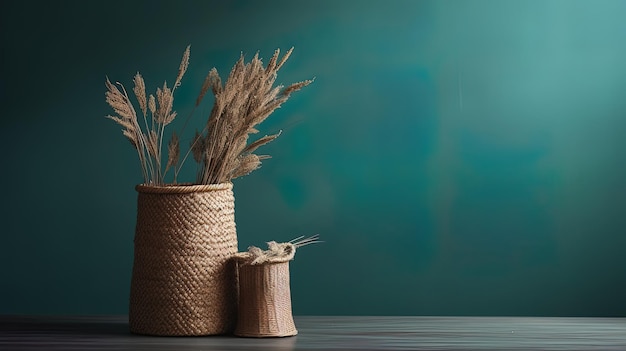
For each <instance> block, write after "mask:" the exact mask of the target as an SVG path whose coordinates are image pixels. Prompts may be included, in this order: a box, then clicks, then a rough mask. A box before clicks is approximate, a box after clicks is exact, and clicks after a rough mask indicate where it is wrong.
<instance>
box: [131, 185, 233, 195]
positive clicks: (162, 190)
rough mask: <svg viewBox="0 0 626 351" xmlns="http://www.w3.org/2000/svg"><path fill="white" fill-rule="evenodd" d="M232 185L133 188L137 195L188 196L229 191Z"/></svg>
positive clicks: (140, 186)
mask: <svg viewBox="0 0 626 351" xmlns="http://www.w3.org/2000/svg"><path fill="white" fill-rule="evenodd" d="M232 188H233V183H231V182H226V183H221V184H190V183H185V184H167V185H150V184H138V185H136V186H135V190H137V192H139V193H150V194H189V193H202V192H209V191H217V190H231V189H232Z"/></svg>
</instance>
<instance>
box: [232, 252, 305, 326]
mask: <svg viewBox="0 0 626 351" xmlns="http://www.w3.org/2000/svg"><path fill="white" fill-rule="evenodd" d="M237 261H238V268H239V313H238V316H239V317H238V320H237V328H236V329H235V335H237V336H244V337H257V338H259V337H284V336H293V335H296V334H298V331H297V330H296V326H295V324H294V322H293V315H292V311H291V291H290V287H289V261H285V262H271V263H263V264H249V263H247V262H245V261H243V260H237Z"/></svg>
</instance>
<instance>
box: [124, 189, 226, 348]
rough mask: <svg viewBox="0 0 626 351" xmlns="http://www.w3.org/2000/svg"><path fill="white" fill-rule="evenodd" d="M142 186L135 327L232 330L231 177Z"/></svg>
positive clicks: (160, 331)
mask: <svg viewBox="0 0 626 351" xmlns="http://www.w3.org/2000/svg"><path fill="white" fill-rule="evenodd" d="M136 190H137V192H138V193H139V195H138V202H137V227H136V232H135V241H134V242H135V252H134V264H133V273H132V281H131V291H130V306H129V307H130V308H129V324H130V330H131V332H133V333H137V334H147V335H162V336H169V335H172V336H173V335H179V336H185V335H189V336H191V335H216V334H225V333H229V332H232V331H233V329H234V326H235V322H236V317H237V278H236V273H237V272H236V266H235V262H234V261H233V260H232V259H231V257H232V256H233V254H235V253H236V252H237V233H236V230H235V214H234V196H233V192H232V183H225V184H218V185H179V186H160V187H159V186H148V185H138V186H137V187H136Z"/></svg>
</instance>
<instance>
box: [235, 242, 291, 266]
mask: <svg viewBox="0 0 626 351" xmlns="http://www.w3.org/2000/svg"><path fill="white" fill-rule="evenodd" d="M267 246H268V249H267V250H265V251H264V250H261V249H260V248H258V247H256V246H250V247H249V248H248V252H239V253H237V255H235V258H236V259H238V260H239V261H240V262H242V263H245V264H253V265H256V264H264V263H280V262H287V261H291V260H293V257H294V256H295V254H296V245H294V244H292V243H277V242H275V241H270V242H268V243H267Z"/></svg>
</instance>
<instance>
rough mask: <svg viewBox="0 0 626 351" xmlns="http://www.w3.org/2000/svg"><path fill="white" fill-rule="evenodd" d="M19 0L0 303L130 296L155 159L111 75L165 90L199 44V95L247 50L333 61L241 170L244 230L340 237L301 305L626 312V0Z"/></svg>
mask: <svg viewBox="0 0 626 351" xmlns="http://www.w3.org/2000/svg"><path fill="white" fill-rule="evenodd" d="M0 6H1V13H2V14H1V15H0V16H1V21H0V26H1V27H2V28H1V32H0V35H1V36H2V43H1V48H2V61H1V63H2V64H1V66H2V74H1V78H0V82H1V85H0V93H1V98H2V113H1V128H2V129H1V131H2V137H1V138H0V146H1V148H2V157H1V159H2V160H1V161H0V164H1V165H2V172H0V177H1V178H0V179H1V184H3V187H4V188H3V191H2V203H3V208H2V210H1V211H0V223H1V224H0V228H1V229H0V231H1V234H0V313H5V314H6V313H12V314H13V313H20V314H48V313H61V314H82V313H85V314H92V313H106V314H109V313H115V314H123V313H126V312H127V300H128V293H129V283H130V272H131V266H132V250H133V247H132V239H133V232H134V225H135V207H136V203H135V201H136V193H135V191H134V185H135V184H137V183H138V182H140V181H141V179H140V170H139V167H138V162H137V159H136V154H135V153H134V150H132V149H131V147H130V146H129V144H128V143H127V141H125V140H124V138H123V137H122V135H121V133H120V130H119V128H118V126H117V125H114V123H113V122H111V121H109V120H107V119H105V118H104V116H105V115H107V114H110V113H111V111H110V109H109V108H108V106H107V105H106V104H105V102H104V91H105V88H104V80H105V75H108V76H109V77H110V78H111V79H112V80H117V81H120V82H122V83H124V84H125V85H126V86H127V87H128V86H131V85H132V76H133V75H134V74H135V73H136V72H137V71H140V72H141V73H142V74H143V75H144V77H145V78H146V84H147V85H148V88H149V89H150V90H155V89H156V87H157V86H158V85H160V84H162V82H163V80H168V82H172V81H173V79H174V78H175V75H176V70H177V68H178V63H179V61H180V57H181V55H182V52H183V50H184V48H185V47H186V45H188V44H191V45H192V52H191V64H190V69H189V71H188V73H187V76H186V78H185V79H184V80H183V85H182V87H181V88H180V90H179V91H178V95H177V97H176V109H177V111H178V112H179V115H181V116H185V115H186V114H187V113H189V111H190V108H189V106H191V105H192V104H193V102H194V101H195V96H196V92H197V91H198V89H199V86H200V85H201V82H202V80H203V78H204V75H205V74H206V73H207V72H208V70H209V69H210V68H211V67H217V69H218V70H219V71H220V72H221V73H222V75H225V74H226V73H227V72H228V71H229V70H230V67H231V66H232V64H233V63H234V62H235V61H236V60H237V58H238V57H239V55H240V53H242V52H243V53H244V54H245V55H246V58H248V59H249V58H251V57H252V56H253V55H254V53H255V52H257V51H258V52H259V53H260V55H261V57H264V58H265V59H266V62H267V60H268V59H269V57H270V56H271V55H272V53H273V51H274V49H276V48H281V49H283V50H286V49H288V48H289V47H291V46H295V52H294V54H293V55H292V57H291V59H290V60H289V61H288V63H287V65H286V66H285V67H284V68H283V70H282V71H281V73H280V75H279V77H278V81H279V82H282V83H285V84H288V83H292V82H295V81H299V80H302V79H307V78H312V77H315V78H316V80H315V83H314V84H313V85H311V86H309V87H307V88H306V89H304V90H303V91H301V92H298V93H297V94H295V95H294V96H293V97H292V99H291V100H290V101H288V102H287V103H286V104H285V105H284V107H283V108H282V109H280V110H278V111H277V112H276V113H275V114H274V115H272V116H271V117H270V119H268V120H267V122H266V123H264V124H263V125H262V128H261V129H262V133H272V132H276V131H278V130H283V134H282V136H281V137H280V138H279V139H278V140H276V141H275V142H274V143H272V144H270V145H268V146H267V147H265V150H264V152H265V153H267V154H271V155H272V156H273V159H271V160H268V161H266V162H265V163H264V165H263V167H262V168H261V169H260V170H259V171H257V172H255V173H253V174H251V175H250V176H248V177H245V178H242V179H239V180H236V181H235V195H236V208H237V210H236V211H237V212H236V219H237V225H238V232H239V245H240V249H241V250H245V249H246V247H247V246H249V245H264V242H265V241H268V240H278V241H285V240H289V239H291V238H293V237H295V236H298V235H311V234H315V233H319V234H320V235H321V236H322V238H323V239H324V240H325V241H326V243H324V244H321V245H317V246H311V247H307V248H303V249H302V250H300V251H299V252H298V253H297V255H296V259H295V261H293V262H292V264H291V268H292V298H293V303H294V313H295V314H357V315H364V314H368V315H378V314H389V315H536V316H544V315H554V316H626V299H624V298H623V296H626V255H625V254H624V251H625V249H626V229H625V228H626V210H625V209H626V21H625V20H624V15H625V14H626V1H602V0H601V1H597V0H594V1H592V0H588V1H577V0H571V1H550V0H538V1H502V0H497V1H496V0H494V1H477V0H472V1H392V0H386V1H331V0H324V1H167V2H166V1H58V2H52V1H50V2H49V1H3V2H2V5H0ZM209 108H210V107H206V109H209ZM203 112H206V110H205V111H203ZM183 120H184V118H181V119H180V120H179V121H178V122H179V124H175V125H174V128H180V123H181V122H182V121H183ZM204 120H205V114H197V115H195V116H194V117H193V119H192V124H193V127H194V128H195V127H196V126H201V125H202V124H203V122H204ZM189 131H191V129H190V130H189ZM186 136H187V138H189V137H190V134H187V135H186ZM194 171H195V170H194V166H193V164H192V163H188V164H187V168H186V172H187V173H184V174H183V175H182V176H181V178H182V179H183V180H184V179H186V180H192V179H193V174H194Z"/></svg>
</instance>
